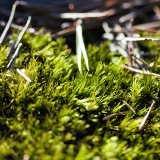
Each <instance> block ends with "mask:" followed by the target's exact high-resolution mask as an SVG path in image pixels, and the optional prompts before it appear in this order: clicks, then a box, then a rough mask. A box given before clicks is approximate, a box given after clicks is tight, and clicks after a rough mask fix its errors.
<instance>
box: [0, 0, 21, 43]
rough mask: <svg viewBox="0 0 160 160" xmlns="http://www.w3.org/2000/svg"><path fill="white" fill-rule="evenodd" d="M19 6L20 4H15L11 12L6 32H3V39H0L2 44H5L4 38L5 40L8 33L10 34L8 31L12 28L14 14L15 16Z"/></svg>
mask: <svg viewBox="0 0 160 160" xmlns="http://www.w3.org/2000/svg"><path fill="white" fill-rule="evenodd" d="M18 4H19V3H18V2H17V1H16V2H15V3H14V4H13V7H12V11H11V15H10V17H9V20H8V23H7V25H6V27H5V29H4V31H3V33H2V35H1V37H0V44H2V43H3V41H4V38H5V36H6V34H7V32H8V30H9V28H10V26H11V23H12V20H13V17H14V14H15V10H16V7H17V5H18Z"/></svg>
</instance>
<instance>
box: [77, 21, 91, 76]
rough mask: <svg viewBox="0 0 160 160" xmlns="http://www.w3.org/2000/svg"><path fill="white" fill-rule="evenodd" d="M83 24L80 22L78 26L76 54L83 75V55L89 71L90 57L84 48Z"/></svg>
mask: <svg viewBox="0 0 160 160" xmlns="http://www.w3.org/2000/svg"><path fill="white" fill-rule="evenodd" d="M81 23H82V21H81V20H78V21H77V26H76V52H77V63H78V68H79V71H80V73H82V65H81V58H82V56H81V54H83V57H84V61H85V64H86V68H87V70H89V64H88V57H87V52H86V49H85V46H84V41H83V36H82V26H81Z"/></svg>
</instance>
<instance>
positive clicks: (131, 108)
mask: <svg viewBox="0 0 160 160" xmlns="http://www.w3.org/2000/svg"><path fill="white" fill-rule="evenodd" d="M122 102H123V103H124V104H125V105H126V106H127V107H128V108H129V109H130V110H131V111H132V112H133V113H136V111H135V110H134V109H133V107H132V106H130V105H129V104H128V103H127V102H126V101H124V100H122Z"/></svg>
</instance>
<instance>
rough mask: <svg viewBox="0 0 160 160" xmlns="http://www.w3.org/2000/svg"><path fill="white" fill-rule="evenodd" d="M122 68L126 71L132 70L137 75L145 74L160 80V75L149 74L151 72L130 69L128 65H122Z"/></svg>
mask: <svg viewBox="0 0 160 160" xmlns="http://www.w3.org/2000/svg"><path fill="white" fill-rule="evenodd" d="M122 67H123V68H124V69H127V70H130V71H132V72H135V73H139V74H145V75H149V76H155V77H157V78H160V75H159V74H156V73H152V72H149V71H142V70H140V69H136V68H132V67H129V66H126V65H122Z"/></svg>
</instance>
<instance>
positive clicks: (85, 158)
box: [0, 32, 160, 160]
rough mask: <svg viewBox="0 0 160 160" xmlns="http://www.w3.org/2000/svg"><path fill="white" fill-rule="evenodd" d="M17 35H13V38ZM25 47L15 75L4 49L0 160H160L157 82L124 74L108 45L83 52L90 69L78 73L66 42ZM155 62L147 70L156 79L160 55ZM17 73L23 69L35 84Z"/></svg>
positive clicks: (44, 40)
mask: <svg viewBox="0 0 160 160" xmlns="http://www.w3.org/2000/svg"><path fill="white" fill-rule="evenodd" d="M16 36H17V33H16V32H14V33H13V34H12V37H11V39H15V37H16ZM22 43H23V47H22V49H21V51H20V55H19V57H18V58H17V60H16V63H15V66H14V69H13V70H12V71H6V70H5V68H6V64H7V63H8V62H7V61H6V60H5V56H6V54H7V51H8V50H9V43H8V42H7V43H5V44H4V45H3V46H1V48H0V53H1V59H0V70H1V73H0V106H1V109H0V128H1V131H0V159H2V160H17V159H23V156H24V155H25V154H27V155H29V157H30V160H53V159H54V160H60V159H65V160H72V159H75V160H90V159H93V160H105V159H109V160H119V159H124V160H125V159H126V160H131V159H135V160H137V159H138V160H140V159H142V160H144V159H150V160H151V159H154V160H155V159H159V158H160V147H159V146H160V100H159V95H160V79H158V78H156V77H152V76H146V75H139V74H131V73H129V72H128V71H126V70H124V69H123V68H122V67H121V65H122V64H126V63H127V60H126V59H123V58H122V57H121V56H120V55H119V54H117V55H115V54H113V53H111V52H110V50H109V42H108V41H106V42H104V43H102V44H101V45H100V46H95V45H88V46H87V53H88V59H89V65H90V71H89V72H87V71H86V70H85V68H83V74H80V73H79V71H78V67H77V63H76V55H75V54H74V53H72V51H71V50H70V49H69V48H68V47H67V45H66V44H65V41H64V39H61V38H60V39H57V40H55V41H53V40H52V39H51V37H50V34H46V35H43V36H42V34H41V32H40V33H39V35H36V36H33V35H30V34H28V33H26V34H25V35H24V37H23V40H22ZM155 43H156V42H155ZM152 60H153V61H154V67H153V68H151V69H150V70H151V71H154V72H155V73H159V72H160V65H159V62H160V56H159V55H158V54H157V56H156V58H155V57H154V59H152ZM83 66H84V65H83ZM16 68H20V69H21V68H25V69H26V72H25V73H26V75H27V76H28V77H29V78H30V79H31V80H32V82H31V83H29V82H27V81H26V80H25V79H24V78H23V77H21V76H20V75H19V74H18V73H17V72H16V70H15V69H16ZM6 73H11V74H12V77H7V76H6V75H5V74H6ZM123 100H125V101H126V102H128V103H129V104H130V105H131V106H132V107H133V108H134V110H135V111H136V114H134V113H133V112H132V111H131V110H130V109H128V108H127V106H125V105H124V103H123V102H122V101H123ZM153 100H154V101H155V102H156V104H155V106H154V108H153V110H152V112H151V115H150V116H149V119H148V120H147V123H146V124H145V126H144V129H143V130H142V131H139V130H138V126H139V124H140V123H141V121H142V119H143V117H144V116H145V115H146V113H147V111H148V108H149V107H150V105H151V103H152V102H153ZM124 111H127V113H126V114H125V115H120V116H116V117H113V118H111V119H109V120H107V121H103V120H102V119H103V118H104V117H105V116H107V115H110V114H112V113H118V112H124Z"/></svg>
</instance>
